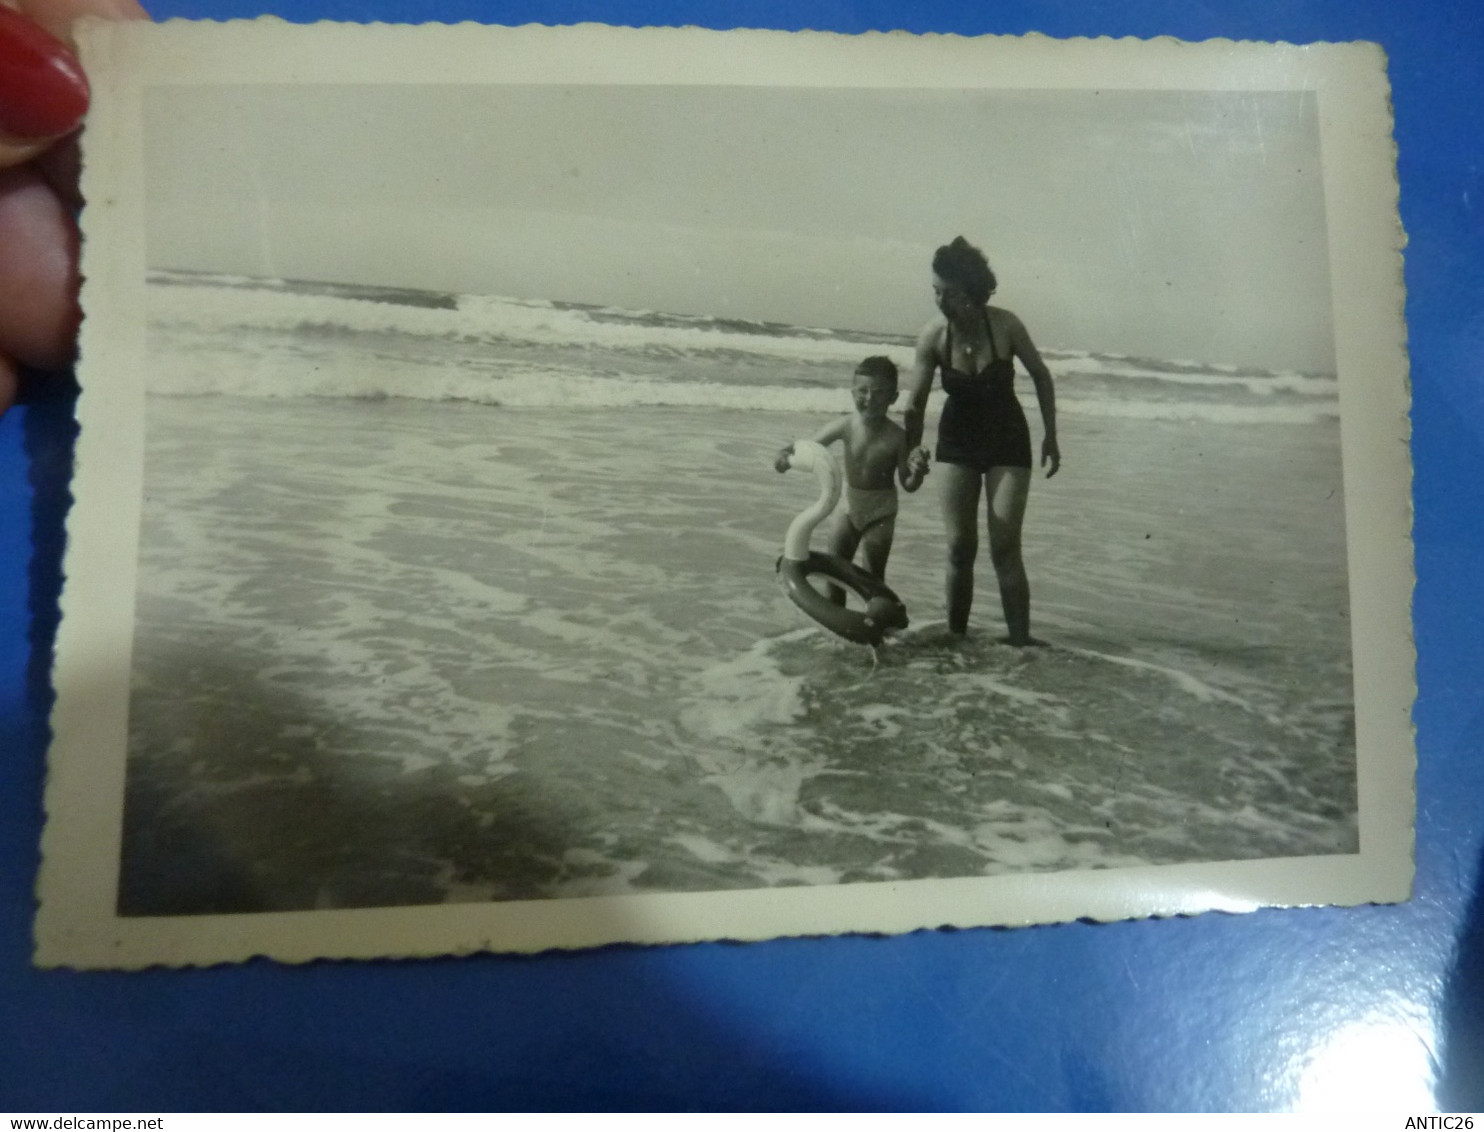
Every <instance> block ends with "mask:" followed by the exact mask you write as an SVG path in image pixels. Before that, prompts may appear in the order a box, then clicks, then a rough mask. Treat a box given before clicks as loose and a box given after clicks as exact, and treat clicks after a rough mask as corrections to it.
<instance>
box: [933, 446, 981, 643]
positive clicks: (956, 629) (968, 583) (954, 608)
mask: <svg viewBox="0 0 1484 1132" xmlns="http://www.w3.org/2000/svg"><path fill="white" fill-rule="evenodd" d="M934 474H935V475H937V476H938V477H939V480H940V482H941V483H942V485H943V489H942V492H943V494H942V501H943V529H944V532H945V533H946V534H947V536H948V571H947V575H946V577H945V580H944V590H945V592H946V596H947V602H948V629H949V631H950V632H953V633H960V634H962V633H967V632H968V631H969V608H970V607H971V606H972V605H973V604H974V559H975V558H976V557H977V556H978V553H979V488H980V484H981V481H982V477H981V476H980V475H979V473H978V472H976V471H974V470H972V469H970V468H965V467H963V466H961V465H959V464H939V465H938V467H937V468H936V469H934Z"/></svg>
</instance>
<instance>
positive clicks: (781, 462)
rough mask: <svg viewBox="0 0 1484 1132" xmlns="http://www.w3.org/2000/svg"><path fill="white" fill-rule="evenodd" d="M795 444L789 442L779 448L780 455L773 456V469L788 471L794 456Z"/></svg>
mask: <svg viewBox="0 0 1484 1132" xmlns="http://www.w3.org/2000/svg"><path fill="white" fill-rule="evenodd" d="M793 454H794V446H793V445H792V444H787V445H785V446H784V447H782V448H780V449H779V450H778V455H777V456H775V457H774V458H773V470H774V471H775V472H786V471H788V462H789V460H790V459H792V458H793Z"/></svg>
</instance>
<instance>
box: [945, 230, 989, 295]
mask: <svg viewBox="0 0 1484 1132" xmlns="http://www.w3.org/2000/svg"><path fill="white" fill-rule="evenodd" d="M933 274H934V275H936V276H937V277H938V278H939V279H941V280H943V281H944V282H945V283H953V284H956V285H957V286H959V287H961V288H963V292H964V294H966V295H968V296H969V298H971V299H973V300H974V302H976V303H978V304H979V305H980V306H983V305H984V304H985V303H987V302H989V297H990V296H991V295H993V294H994V292H995V287H996V286H997V285H998V281H997V280H996V279H995V277H994V272H993V271H991V270H990V269H989V261H988V260H987V259H985V258H984V253H983V252H981V251H980V250H979V249H978V248H976V247H975V246H974V245H973V244H971V243H969V241H968V240H966V239H964V238H963V237H962V236H956V237H954V240H953V243H951V244H944V245H943V246H942V247H941V248H939V249H938V250H937V251H936V252H934V253H933Z"/></svg>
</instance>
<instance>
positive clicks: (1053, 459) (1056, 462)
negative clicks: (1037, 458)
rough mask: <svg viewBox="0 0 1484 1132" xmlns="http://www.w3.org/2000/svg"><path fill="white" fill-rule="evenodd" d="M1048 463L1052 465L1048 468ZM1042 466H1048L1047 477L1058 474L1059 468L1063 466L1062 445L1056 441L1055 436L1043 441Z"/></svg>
mask: <svg viewBox="0 0 1484 1132" xmlns="http://www.w3.org/2000/svg"><path fill="white" fill-rule="evenodd" d="M1048 463H1049V464H1050V465H1051V467H1049V468H1046V465H1047V464H1048ZM1041 467H1043V468H1046V478H1047V479H1050V478H1051V477H1052V476H1054V475H1056V472H1057V469H1058V468H1060V467H1061V446H1060V445H1058V444H1057V443H1056V437H1054V436H1048V437H1047V438H1046V439H1045V440H1043V441H1041Z"/></svg>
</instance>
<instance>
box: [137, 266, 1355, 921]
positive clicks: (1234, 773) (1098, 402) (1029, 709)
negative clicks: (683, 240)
mask: <svg viewBox="0 0 1484 1132" xmlns="http://www.w3.org/2000/svg"><path fill="white" fill-rule="evenodd" d="M150 292H151V303H152V311H151V314H152V322H151V338H150V358H151V367H152V376H151V392H150V394H149V396H148V404H147V416H148V424H147V444H146V449H147V455H146V468H145V472H146V487H145V507H144V525H143V530H142V533H141V549H140V584H139V595H138V601H139V605H138V611H137V634H136V645H135V662H134V690H133V697H132V705H131V726H130V731H131V735H130V755H129V764H128V787H127V804H126V815H125V841H124V854H123V872H122V880H121V887H120V907H121V910H123V911H124V912H125V913H129V914H156V913H181V912H186V913H188V912H206V911H249V910H265V909H295V908H316V907H354V906H382V905H394V904H410V903H425V902H435V901H449V900H465V901H467V900H500V899H515V898H542V897H562V896H580V895H593V894H604V893H624V892H636V891H697V890H718V889H734V888H755V887H763V886H771V885H783V884H842V883H852V882H858V881H879V880H901V879H916V878H924V877H953V876H970V875H986V874H994V873H1004V872H1011V871H1049V870H1058V869H1070V868H1104V867H1119V866H1126V865H1142V864H1163V863H1171V862H1179V861H1197V860H1234V859H1242V858H1258V857H1275V856H1294V855H1304V854H1316V853H1345V852H1354V851H1355V850H1356V845H1357V840H1356V824H1355V762H1354V760H1355V748H1354V737H1353V701H1352V695H1351V687H1350V662H1349V655H1350V654H1349V633H1348V621H1347V613H1348V605H1347V598H1346V572H1345V558H1344V528H1343V519H1342V512H1341V505H1340V503H1341V479H1340V465H1339V429H1338V417H1337V406H1336V402H1335V383H1334V379H1333V377H1326V376H1324V375H1305V374H1275V373H1263V372H1258V371H1251V370H1238V369H1232V368H1227V369H1220V368H1217V367H1212V366H1209V365H1206V366H1203V365H1199V364H1197V363H1194V362H1167V361H1153V360H1150V359H1129V358H1111V357H1106V356H1097V355H1086V354H1071V353H1067V352H1061V353H1058V352H1055V351H1049V350H1048V351H1047V352H1046V353H1047V356H1048V360H1049V361H1050V363H1051V365H1052V367H1053V370H1054V371H1055V373H1056V375H1057V378H1058V392H1059V397H1060V403H1061V406H1062V417H1061V423H1060V433H1061V445H1062V450H1063V456H1064V460H1065V464H1064V466H1063V469H1062V471H1061V473H1060V474H1059V475H1057V476H1056V477H1055V478H1054V479H1051V480H1049V481H1048V480H1044V479H1042V478H1040V477H1039V476H1038V477H1037V479H1036V481H1035V483H1034V485H1033V487H1032V491H1031V499H1030V505H1029V510H1028V515H1027V520H1026V529H1025V554H1026V560H1027V565H1028V570H1029V573H1030V578H1031V584H1032V591H1033V619H1034V621H1033V630H1034V632H1035V633H1036V635H1037V636H1038V637H1041V638H1044V640H1045V641H1046V642H1047V643H1046V645H1045V646H1044V647H1038V648H1031V649H1025V650H1017V649H1012V648H1009V647H1007V646H1003V645H1000V644H998V643H996V638H997V637H998V636H999V635H1000V634H1001V633H1002V632H1003V627H1002V622H1001V618H1000V611H999V603H998V594H997V592H996V589H995V584H994V577H993V571H992V569H991V568H990V566H989V562H988V554H987V548H986V550H985V552H983V553H982V554H981V562H980V566H979V571H978V588H977V596H976V604H975V608H974V616H973V622H972V631H971V633H970V635H969V637H968V638H967V640H965V641H958V640H956V639H954V638H951V637H950V636H949V634H947V633H946V632H945V631H944V628H943V625H942V621H941V616H942V614H941V610H942V568H943V557H944V550H943V541H942V526H941V521H940V518H939V511H938V495H937V483H936V482H935V480H934V479H933V476H932V475H931V473H930V474H929V476H928V481H927V483H926V484H925V485H924V487H923V489H922V490H921V491H920V492H918V493H916V494H915V495H904V496H903V499H902V511H901V514H900V517H899V519H898V526H897V537H896V546H895V548H894V550H893V554H892V560H891V565H890V568H889V573H888V581H889V582H890V583H891V585H892V586H893V587H894V588H895V589H896V590H897V592H898V593H899V594H900V595H901V597H902V598H903V600H904V601H905V602H906V604H907V606H908V609H909V612H910V614H911V617H912V622H913V624H912V626H911V627H910V628H909V629H908V630H907V631H906V632H905V633H903V634H901V635H899V636H897V637H895V638H893V639H891V640H890V641H889V642H888V643H887V644H886V645H885V646H884V647H882V648H881V649H880V650H877V652H876V653H874V654H873V653H872V651H871V650H868V649H865V648H863V647H861V646H857V645H851V644H849V643H847V642H844V641H842V640H840V639H839V638H836V637H833V636H832V635H830V634H828V633H827V632H825V631H823V630H822V629H820V628H819V627H817V626H816V625H815V624H814V623H813V622H812V621H810V620H808V619H807V618H806V617H804V615H803V614H802V613H800V612H799V611H798V610H797V609H796V608H795V607H794V606H793V605H792V604H791V603H790V602H789V601H788V599H787V598H786V597H785V596H784V595H783V593H782V591H781V590H780V589H779V587H778V585H777V584H776V580H775V577H774V563H775V561H776V558H777V556H778V552H779V547H780V544H781V540H782V535H783V531H784V529H785V528H786V526H787V524H788V522H789V520H790V519H791V518H792V516H793V515H794V514H795V513H797V512H798V511H799V510H800V509H801V508H803V507H804V506H805V505H806V504H808V503H809V502H810V501H811V499H812V498H813V496H814V494H815V492H816V485H815V484H814V482H813V480H812V477H806V476H802V475H800V474H798V473H791V474H787V475H779V474H778V473H776V472H775V471H774V470H773V467H772V462H773V456H774V453H775V452H776V451H777V449H778V448H779V447H780V446H782V445H783V444H785V443H787V442H788V441H790V440H792V439H794V438H796V437H799V436H806V435H809V434H810V433H812V432H814V431H815V430H816V429H817V428H818V427H819V426H820V425H821V424H822V423H824V422H825V421H827V420H828V419H829V418H830V417H831V416H832V415H834V414H837V413H841V412H844V411H846V410H847V409H848V408H849V399H848V395H847V392H846V391H847V387H848V379H849V374H850V371H851V369H852V368H853V367H854V365H855V363H856V362H857V361H859V360H860V358H861V357H863V356H865V355H866V354H868V353H887V354H890V355H893V356H895V357H897V359H898V361H899V364H901V365H903V366H904V367H905V365H906V363H907V362H908V360H909V359H910V353H911V347H910V343H909V342H907V341H906V340H903V339H895V338H891V337H888V336H872V335H867V334H860V333H849V332H846V333H842V332H837V331H829V330H818V329H808V328H794V327H778V326H768V325H765V324H748V323H739V322H735V321H733V322H726V323H723V322H718V321H716V320H707V319H701V318H695V317H690V316H678V315H664V314H655V313H648V312H628V311H616V310H611V309H600V308H591V307H579V306H575V305H571V304H566V305H563V304H555V303H535V302H522V301H515V300H494V299H489V298H484V297H468V296H448V295H435V294H429V293H425V292H394V291H385V290H372V289H365V288H347V287H335V286H329V285H304V284H288V283H281V282H277V281H261V280H240V279H223V278H203V277H194V276H161V277H157V279H156V280H155V281H154V283H153V284H152V285H151V287H150ZM936 404H937V402H936V400H935V402H934V405H935V406H936ZM1029 415H1030V417H1031V419H1032V421H1033V422H1034V421H1035V420H1036V414H1035V411H1034V407H1033V406H1032V407H1031V409H1030V413H1029ZM929 416H930V418H931V417H935V416H936V410H935V408H933V409H930V414H929ZM1033 432H1034V433H1035V434H1036V435H1039V428H1037V427H1035V426H1034V425H1033Z"/></svg>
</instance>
